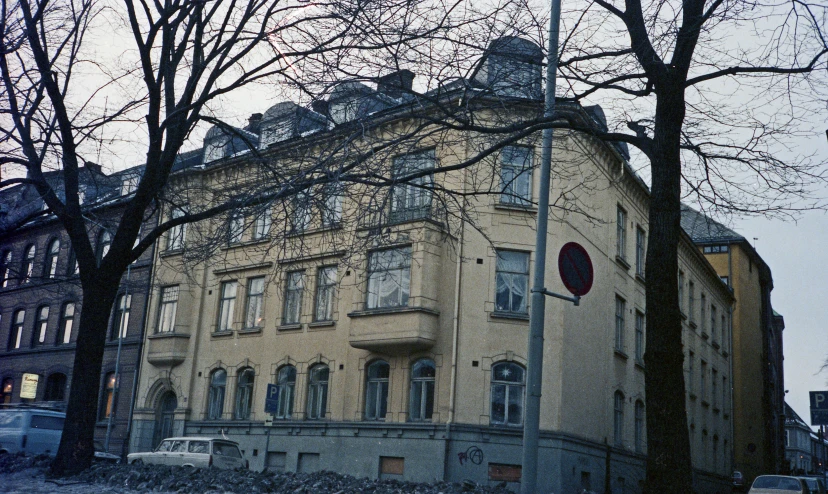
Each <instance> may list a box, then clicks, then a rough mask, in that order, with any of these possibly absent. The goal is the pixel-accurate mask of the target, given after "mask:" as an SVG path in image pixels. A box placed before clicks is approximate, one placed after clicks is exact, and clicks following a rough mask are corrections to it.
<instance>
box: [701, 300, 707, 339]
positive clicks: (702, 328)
mask: <svg viewBox="0 0 828 494" xmlns="http://www.w3.org/2000/svg"><path fill="white" fill-rule="evenodd" d="M706 310H707V296H706V295H705V294H704V293H702V294H701V308H700V309H699V312H700V313H701V316H700V317H699V324H701V332H702V333H706V332H707V331H706V329H705V324H706V322H705V319H707V316H706V315H705V311H706Z"/></svg>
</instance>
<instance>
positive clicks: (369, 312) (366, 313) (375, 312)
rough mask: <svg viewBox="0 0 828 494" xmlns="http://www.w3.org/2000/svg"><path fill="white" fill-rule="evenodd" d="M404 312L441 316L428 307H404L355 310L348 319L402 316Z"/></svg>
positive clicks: (349, 314) (438, 312)
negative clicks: (391, 315)
mask: <svg viewBox="0 0 828 494" xmlns="http://www.w3.org/2000/svg"><path fill="white" fill-rule="evenodd" d="M404 312H425V313H428V314H433V315H435V316H439V315H440V311H438V310H434V309H428V308H426V307H409V306H402V307H383V308H379V309H365V310H355V311H353V312H349V313H348V317H370V316H379V315H384V314H400V313H404Z"/></svg>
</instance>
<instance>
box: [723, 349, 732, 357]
mask: <svg viewBox="0 0 828 494" xmlns="http://www.w3.org/2000/svg"><path fill="white" fill-rule="evenodd" d="M729 355H730V352H728V351H727V350H722V357H724V358H727V357H728V356H729Z"/></svg>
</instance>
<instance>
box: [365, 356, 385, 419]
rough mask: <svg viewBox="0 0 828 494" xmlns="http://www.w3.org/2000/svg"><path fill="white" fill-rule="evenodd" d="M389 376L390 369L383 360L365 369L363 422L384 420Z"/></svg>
mask: <svg viewBox="0 0 828 494" xmlns="http://www.w3.org/2000/svg"><path fill="white" fill-rule="evenodd" d="M390 375H391V367H390V366H389V365H388V362H386V361H384V360H376V361H374V362H372V363H371V364H370V365H369V366H368V368H367V369H366V372H365V379H366V382H365V384H366V385H365V420H385V414H386V413H387V412H388V380H389V377H390Z"/></svg>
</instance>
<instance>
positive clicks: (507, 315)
mask: <svg viewBox="0 0 828 494" xmlns="http://www.w3.org/2000/svg"><path fill="white" fill-rule="evenodd" d="M489 315H490V316H491V317H492V318H495V319H511V320H513V321H528V320H529V314H522V313H520V312H499V311H494V312H492V313H490V314H489Z"/></svg>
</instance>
